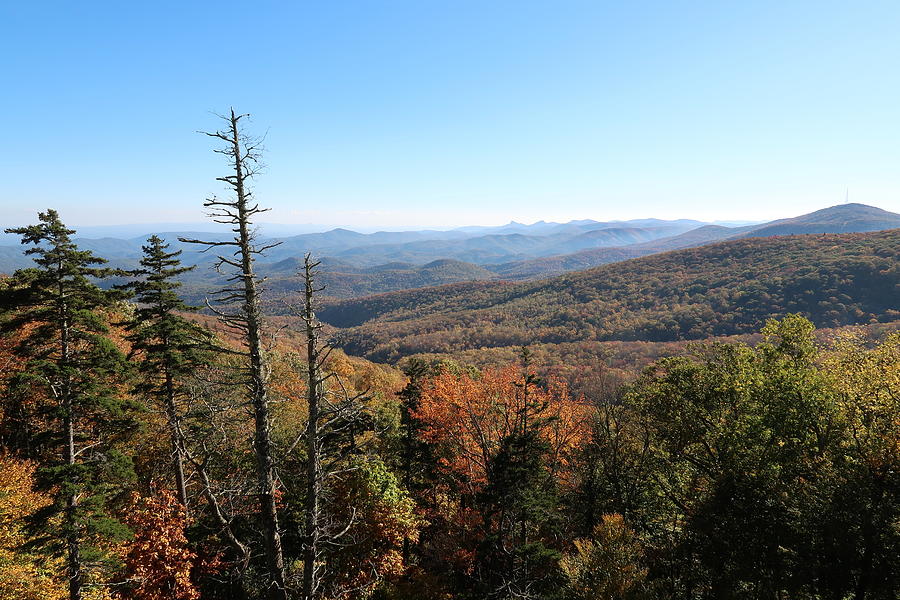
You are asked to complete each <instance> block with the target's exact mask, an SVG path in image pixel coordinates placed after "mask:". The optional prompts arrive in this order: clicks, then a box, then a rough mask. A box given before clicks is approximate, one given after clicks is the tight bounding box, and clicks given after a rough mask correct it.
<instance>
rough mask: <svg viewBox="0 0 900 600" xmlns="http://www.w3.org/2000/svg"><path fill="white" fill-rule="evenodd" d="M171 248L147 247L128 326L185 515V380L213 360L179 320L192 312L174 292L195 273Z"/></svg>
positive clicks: (196, 329) (203, 340)
mask: <svg viewBox="0 0 900 600" xmlns="http://www.w3.org/2000/svg"><path fill="white" fill-rule="evenodd" d="M168 248H169V245H168V244H166V243H165V242H164V240H162V239H161V238H160V237H158V236H156V235H154V236H152V237H150V238H149V239H148V240H147V245H146V246H143V250H144V257H143V258H142V259H141V267H142V268H141V269H138V270H136V271H132V275H137V276H139V277H141V278H140V279H139V280H137V281H133V282H131V283H129V284H127V285H126V286H125V287H126V288H127V289H130V290H133V291H134V293H135V299H136V300H137V303H138V308H137V310H136V311H135V314H134V319H133V320H132V321H131V322H130V323H129V324H128V329H129V330H130V335H129V336H128V339H129V341H130V342H131V344H132V350H133V351H134V352H136V353H138V357H139V358H138V368H139V370H140V372H141V374H142V375H143V381H142V382H141V384H140V385H139V390H140V391H141V392H143V393H144V394H146V395H148V396H151V397H152V398H154V399H155V400H156V404H158V405H159V406H161V407H162V409H163V410H164V411H165V414H166V423H167V425H168V428H169V436H170V444H171V446H172V468H173V470H174V473H175V487H176V491H177V493H178V501H179V502H180V503H181V505H182V506H183V507H184V508H185V509H187V507H188V496H187V485H186V483H185V474H184V463H185V460H186V449H185V439H184V433H183V428H182V421H183V418H184V417H183V414H182V413H183V410H182V408H181V406H180V405H181V404H182V403H181V399H182V396H183V395H184V389H183V387H184V385H183V380H184V378H186V377H187V376H188V375H189V374H190V373H192V372H194V371H195V370H196V369H197V368H198V367H199V366H202V365H203V364H205V363H207V362H208V361H209V359H210V356H209V349H210V348H211V343H212V340H211V336H210V334H209V332H208V331H206V330H205V329H203V328H202V327H200V326H199V325H196V324H194V323H191V322H190V321H188V320H187V319H185V318H184V317H182V316H180V315H179V314H178V311H187V310H190V307H188V306H187V305H186V304H185V303H184V302H183V301H182V300H181V298H180V297H179V296H178V293H177V292H176V290H177V289H178V288H179V287H180V286H181V283H180V282H178V281H176V280H175V278H176V277H178V276H179V275H181V274H182V273H187V272H188V271H191V270H193V269H194V267H183V266H181V260H180V259H179V258H178V257H179V255H180V254H181V250H178V251H176V252H168V251H167V250H168Z"/></svg>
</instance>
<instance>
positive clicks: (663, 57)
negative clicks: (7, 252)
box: [0, 0, 900, 228]
mask: <svg viewBox="0 0 900 600" xmlns="http://www.w3.org/2000/svg"><path fill="white" fill-rule="evenodd" d="M0 72H2V81H3V87H2V93H0V109H2V110H0V114H2V119H3V123H2V132H3V133H2V135H0V142H2V146H0V147H2V151H0V152H2V160H0V178H2V181H3V185H2V187H0V225H16V224H22V223H28V222H33V221H34V220H35V214H36V212H37V211H38V210H42V209H44V208H47V207H54V208H57V209H58V210H59V211H60V212H61V214H62V216H63V218H64V220H66V221H67V222H68V223H71V224H76V225H77V224H82V225H88V224H95V225H99V224H121V223H135V222H161V221H171V222H175V221H179V222H185V221H201V220H203V211H202V201H203V198H204V197H205V196H207V195H209V194H211V193H213V192H217V191H219V188H218V187H217V186H216V184H215V181H214V178H215V176H216V175H218V174H222V168H223V164H222V163H221V161H220V160H219V159H220V157H218V156H217V155H214V154H213V153H212V152H211V148H212V145H211V143H210V142H211V140H209V139H208V138H205V137H203V136H201V135H198V134H197V133H195V132H196V131H197V130H199V129H209V128H214V127H215V126H216V120H215V117H214V116H213V115H212V113H213V112H223V111H226V110H228V107H229V106H232V105H233V106H235V108H236V109H238V110H239V111H242V112H250V113H252V115H253V122H252V126H253V129H254V130H255V131H256V132H257V133H263V132H266V131H268V134H267V143H266V146H267V150H268V152H267V156H266V162H267V165H268V168H267V171H266V173H265V174H264V175H263V176H262V177H261V178H260V179H259V181H258V183H257V186H256V190H257V195H258V198H259V200H260V201H261V202H262V203H263V204H264V205H267V206H270V207H272V208H273V211H272V213H270V214H269V215H268V216H267V218H266V220H269V221H276V222H285V223H288V222H290V223H323V224H340V225H346V226H351V227H352V226H384V227H386V228H387V227H390V226H392V225H393V226H401V225H429V226H434V225H445V226H449V225H463V224H498V223H502V222H506V221H509V220H510V219H515V220H518V221H526V222H531V221H535V220H538V219H546V220H557V221H559V220H569V219H576V218H593V219H598V220H606V219H627V218H637V217H649V216H656V217H661V218H675V217H690V218H698V219H704V220H714V219H767V218H776V217H783V216H793V215H797V214H801V213H805V212H809V211H811V210H815V209H818V208H822V207H825V206H829V205H833V204H839V203H841V202H843V200H844V196H845V190H846V189H847V188H849V191H850V200H851V201H854V202H862V203H866V204H873V205H876V206H880V207H882V208H885V209H887V210H893V211H895V212H900V2H897V1H896V0H894V1H889V2H864V1H856V2H846V1H844V2H830V1H828V0H818V1H815V2H800V1H785V0H777V1H772V2H766V1H753V2H746V1H741V2H737V1H734V2H732V1H728V0H721V1H718V0H717V1H712V0H710V1H707V2H677V1H671V2H651V1H645V2H603V1H601V0H593V1H589V2H574V1H565V0H547V1H545V2H530V1H527V0H517V1H510V2H506V1H499V0H498V1H494V0H477V1H466V0H446V1H440V2H439V1H432V0H411V1H408V2H393V1H392V2H374V1H368V2H367V1H335V2H328V1H326V2H283V3H274V2H246V1H245V2H241V3H232V2H226V1H222V0H220V1H216V2H200V1H190V2H187V1H179V2H166V1H156V2H108V3H106V2H93V1H89V2H68V1H67V2H48V1H38V0H32V1H28V2H26V1H15V0H7V1H6V2H2V3H0Z"/></svg>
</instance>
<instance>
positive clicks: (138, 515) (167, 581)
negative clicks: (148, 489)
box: [122, 491, 200, 600]
mask: <svg viewBox="0 0 900 600" xmlns="http://www.w3.org/2000/svg"><path fill="white" fill-rule="evenodd" d="M126 521H127V523H128V525H129V526H130V527H131V528H132V529H133V530H134V539H133V540H132V541H131V542H130V544H129V546H128V549H127V552H126V554H125V573H126V576H127V578H128V583H129V585H128V586H127V589H126V590H125V591H123V592H122V594H123V597H124V598H129V599H130V600H198V599H199V598H200V593H199V592H198V591H197V588H196V587H195V586H194V582H193V581H192V579H191V570H192V569H193V567H194V566H195V564H196V562H197V555H196V554H195V553H194V552H193V550H191V549H190V547H189V546H188V542H187V538H185V535H184V528H185V525H186V524H187V516H186V512H185V508H184V506H183V505H182V504H181V503H180V502H179V501H178V498H177V497H176V496H175V494H173V493H172V492H169V491H162V492H160V493H158V494H157V495H155V496H149V497H139V496H137V495H136V494H135V496H133V498H132V505H131V511H130V513H129V515H128V518H127V519H126Z"/></svg>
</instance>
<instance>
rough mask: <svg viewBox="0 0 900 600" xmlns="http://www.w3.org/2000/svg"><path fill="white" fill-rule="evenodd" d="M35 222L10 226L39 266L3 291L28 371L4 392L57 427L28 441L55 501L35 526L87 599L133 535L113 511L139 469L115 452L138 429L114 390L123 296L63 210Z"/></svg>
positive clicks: (121, 365)
mask: <svg viewBox="0 0 900 600" xmlns="http://www.w3.org/2000/svg"><path fill="white" fill-rule="evenodd" d="M38 216H39V220H40V222H39V223H38V224H37V225H29V226H27V227H19V228H11V229H7V230H6V232H7V233H14V234H18V235H20V236H21V237H22V239H21V241H22V243H23V244H29V245H31V246H32V247H30V248H28V249H27V250H26V251H25V254H27V255H30V256H32V257H33V258H34V262H35V264H36V266H35V267H32V268H27V269H22V270H19V271H17V272H16V273H15V274H14V275H13V281H12V283H11V284H10V285H9V286H7V287H6V288H5V289H4V291H3V300H2V305H4V307H5V308H6V309H7V311H8V313H7V317H6V318H5V319H4V323H3V326H4V329H7V330H20V332H21V331H25V332H27V334H26V335H24V336H22V342H21V344H20V347H19V348H18V351H19V352H20V353H21V354H22V355H23V356H26V357H27V363H26V366H25V369H24V370H23V371H22V372H20V373H19V374H17V375H16V376H15V377H14V378H12V380H11V381H10V385H9V389H8V390H7V391H8V393H9V394H11V395H13V396H14V397H15V396H18V397H20V398H23V399H24V398H26V397H28V396H29V395H30V396H31V397H32V398H33V397H34V395H36V394H37V395H39V399H40V400H39V402H38V403H37V406H38V410H40V411H41V412H42V413H43V415H42V416H43V417H44V418H45V419H47V421H48V422H49V423H50V428H49V430H48V431H45V432H42V435H41V436H40V437H41V439H39V440H34V441H33V443H31V444H30V447H31V451H32V454H33V455H34V456H35V458H37V459H38V461H39V462H40V464H41V466H42V469H41V471H40V480H41V487H42V488H43V489H44V490H48V491H50V492H51V493H52V494H53V495H54V502H53V504H52V505H50V506H49V507H47V508H46V509H44V511H43V513H42V514H41V515H38V518H36V519H35V521H36V522H39V523H41V524H42V525H43V526H44V527H45V528H46V540H47V542H48V546H49V548H50V549H51V550H55V551H57V552H59V553H62V554H64V555H65V564H66V570H67V579H68V589H69V598H70V600H81V598H82V597H83V591H84V587H85V585H86V584H89V583H91V579H92V578H91V576H90V574H89V573H88V572H87V571H88V569H89V568H90V567H91V566H93V565H97V564H103V562H104V558H105V556H104V553H103V551H102V547H103V546H104V544H105V543H107V542H109V541H110V540H112V539H116V538H119V537H121V536H123V535H125V534H127V528H125V527H124V525H121V524H120V523H119V522H118V521H116V520H115V519H114V518H113V517H112V516H111V515H110V512H109V510H108V508H107V506H106V504H107V501H108V500H109V499H110V498H112V497H114V496H115V494H116V492H117V491H119V490H118V488H119V486H121V484H123V483H125V482H127V480H128V479H129V478H130V476H131V475H132V473H133V472H132V465H131V461H130V460H129V459H128V458H127V457H126V456H124V455H123V454H121V453H120V452H118V451H117V450H116V445H117V442H119V441H121V439H122V438H123V437H124V436H125V435H127V433H128V431H129V430H130V425H131V420H130V418H129V412H130V411H129V406H128V401H127V397H126V396H124V395H123V394H122V393H121V390H117V389H116V385H115V382H116V381H121V379H122V376H123V373H124V371H125V370H126V365H127V363H126V360H125V356H124V354H123V353H122V352H121V351H120V350H119V349H118V348H117V347H116V345H115V344H114V343H113V341H112V340H111V339H110V338H109V337H108V335H107V334H108V332H109V329H108V326H107V323H106V318H105V316H104V313H105V309H107V308H109V307H110V306H111V305H112V304H113V303H114V302H115V300H116V299H117V297H118V296H119V294H117V293H116V292H110V291H104V290H101V289H100V288H98V287H97V286H96V285H95V284H94V283H93V282H92V281H91V279H90V278H92V277H93V278H98V277H104V276H107V275H109V274H111V271H110V270H109V269H102V268H98V267H97V265H100V264H102V263H104V262H105V261H104V260H103V259H101V258H97V257H95V256H94V255H93V254H91V252H89V251H84V250H79V249H78V247H77V246H76V244H75V243H74V242H73V241H72V240H71V237H70V236H71V235H72V234H73V233H74V231H73V230H71V229H67V228H66V226H65V225H64V224H63V223H62V221H61V220H60V218H59V215H58V214H57V212H56V211H54V210H47V211H46V212H44V213H40V214H39V215H38ZM54 515H59V518H51V517H52V516H54Z"/></svg>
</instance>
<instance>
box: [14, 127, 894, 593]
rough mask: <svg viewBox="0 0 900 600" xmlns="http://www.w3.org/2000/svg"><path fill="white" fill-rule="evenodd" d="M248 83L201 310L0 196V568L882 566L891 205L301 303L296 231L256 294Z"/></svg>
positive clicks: (304, 580) (262, 573) (157, 578)
mask: <svg viewBox="0 0 900 600" xmlns="http://www.w3.org/2000/svg"><path fill="white" fill-rule="evenodd" d="M246 116H247V115H243V114H238V113H236V112H235V111H233V110H232V111H231V113H230V115H228V116H225V117H223V120H224V121H223V129H221V130H217V131H213V132H209V133H208V136H209V137H210V138H213V139H214V140H216V142H217V144H218V145H217V147H216V151H217V152H218V153H219V154H221V155H223V156H224V158H225V159H226V169H225V173H226V174H225V175H224V176H222V177H220V178H219V181H220V182H222V183H223V184H224V186H225V188H226V190H227V193H226V194H224V195H222V196H216V197H213V198H211V199H209V200H207V201H206V203H205V205H204V206H205V208H207V210H208V211H209V212H210V214H211V217H212V218H213V219H216V220H217V221H218V222H220V223H226V224H228V225H229V226H230V227H231V231H232V235H231V236H230V237H228V236H226V237H222V236H219V237H215V238H212V236H211V238H212V239H203V238H201V237H187V236H184V237H182V238H181V239H180V243H181V244H183V245H188V244H190V245H194V246H197V247H201V248H205V249H206V250H207V251H208V252H209V256H210V259H209V264H208V265H205V266H206V267H207V268H208V270H207V272H206V273H203V274H199V275H197V278H199V279H202V280H205V281H209V282H210V283H211V284H212V285H213V286H214V289H213V290H212V291H211V292H210V293H208V295H207V298H206V300H207V302H206V304H207V306H206V309H205V312H203V313H201V314H193V315H192V313H193V311H192V310H191V308H190V307H188V306H187V305H186V304H185V301H184V300H185V299H184V297H183V292H184V291H185V290H184V287H183V286H182V280H183V279H185V278H186V276H187V275H189V274H190V273H192V272H193V271H194V270H199V269H197V267H196V265H187V264H183V263H182V261H181V256H182V252H181V250H180V249H178V248H176V247H174V246H173V245H171V244H170V243H168V242H167V241H166V240H164V239H162V238H161V237H159V236H156V235H153V236H151V237H149V238H148V239H147V240H146V241H145V243H144V244H143V245H142V248H141V255H140V257H139V259H138V261H137V264H136V266H135V268H133V269H130V270H122V269H117V268H111V267H110V266H109V265H108V263H107V262H106V260H105V258H104V257H103V256H99V255H97V254H95V253H94V252H92V251H91V250H89V249H85V248H82V247H81V246H79V244H78V243H77V241H76V239H77V238H75V237H74V236H75V233H76V232H75V231H74V230H72V229H70V228H68V227H67V226H66V225H65V224H64V222H63V220H62V218H61V216H60V214H59V213H58V212H57V211H55V210H53V209H48V210H46V211H43V212H40V213H39V214H38V216H37V222H36V223H34V224H31V225H28V226H23V227H16V228H10V229H7V233H9V234H11V235H15V236H17V237H19V238H20V240H21V242H22V248H23V250H24V253H25V255H26V256H27V257H29V259H30V260H29V261H26V262H27V263H28V264H29V266H28V267H27V268H23V269H19V270H16V271H15V272H14V273H12V274H11V275H10V276H6V277H3V278H2V279H0V600H66V599H68V600H357V599H359V600H493V599H496V600H525V599H528V600H721V599H724V598H728V599H734V600H760V599H766V600H769V599H773V600H775V599H781V598H790V599H792V600H823V599H826V598H827V599H832V598H833V599H845V598H853V599H855V600H864V599H868V600H895V599H896V598H897V594H898V590H900V562H898V561H897V556H898V555H900V530H898V527H897V524H898V522H900V445H898V440H900V333H898V332H896V331H894V329H896V327H895V325H896V323H895V322H896V321H897V320H898V318H900V312H898V297H900V260H898V258H900V256H898V253H900V230H893V231H886V232H879V233H870V234H849V235H825V236H819V235H815V236H794V237H779V238H765V239H743V240H737V241H731V242H726V243H721V244H717V245H713V246H709V247H705V248H698V249H690V250H679V251H675V252H670V253H667V254H662V255H658V256H653V257H645V258H640V259H635V260H632V261H627V262H623V263H617V264H612V265H607V266H603V267H599V268H596V269H591V270H587V271H581V272H576V273H572V274H569V275H565V276H561V277H556V278H553V279H546V280H542V281H537V282H531V283H510V282H499V283H498V282H475V283H457V284H452V285H448V286H438V287H428V288H423V289H419V290H412V291H407V292H395V293H389V294H381V295H375V296H371V297H368V298H365V299H362V300H354V301H344V302H339V303H337V304H332V305H331V306H328V307H323V306H322V300H323V296H322V292H323V290H322V286H321V282H322V280H323V277H322V273H321V270H322V269H324V268H327V266H328V263H326V264H320V263H318V262H316V261H315V260H314V259H313V258H311V257H310V256H308V255H307V256H305V257H302V258H298V259H296V260H288V261H287V262H285V263H282V264H280V265H278V266H277V267H275V268H274V269H273V270H272V271H271V272H272V273H278V272H279V270H282V271H288V272H293V271H296V272H298V276H297V277H296V278H294V279H293V281H296V282H298V283H299V285H298V286H297V287H296V288H295V289H296V290H298V293H297V294H295V298H294V299H295V300H296V302H295V306H294V307H293V316H290V317H288V316H275V315H273V314H271V313H270V312H269V311H267V310H266V309H267V308H269V307H268V306H267V300H266V299H265V297H264V293H263V287H264V284H265V279H264V276H263V273H262V272H263V271H265V269H257V267H258V265H257V259H258V257H260V256H262V255H263V254H264V252H265V251H266V249H267V248H266V247H267V243H266V242H265V241H260V240H258V239H257V238H256V237H254V234H253V232H254V227H253V225H254V222H253V220H254V218H256V217H257V216H258V215H259V214H260V213H262V212H264V211H265V208H262V207H260V206H259V205H258V204H256V202H255V200H253V190H252V186H251V183H252V181H253V179H254V176H255V175H256V174H257V173H259V171H258V165H259V147H258V140H256V139H255V138H253V137H249V136H247V135H246V134H245V133H244V130H243V123H244V119H245V118H246ZM551 228H552V226H551ZM200 235H202V234H200ZM338 237H346V236H345V234H343V233H341V234H339V236H338ZM349 237H353V236H349ZM331 265H332V266H333V267H334V266H338V267H339V265H336V264H335V263H334V262H331ZM201 268H202V267H201ZM466 268H467V267H466V266H465V265H460V264H458V263H455V262H438V263H435V264H432V265H429V266H428V268H427V269H425V270H424V272H423V273H420V275H419V276H425V273H426V272H427V271H428V269H430V270H432V271H434V277H441V276H446V275H441V274H442V273H444V274H447V273H450V274H452V273H454V272H459V271H460V270H462V271H465V269H466ZM405 269H406V266H405V265H394V266H393V268H392V269H386V270H387V271H390V270H393V271H398V272H399V271H403V270H405ZM102 282H106V284H104V285H103V286H100V285H99V284H100V283H102ZM796 313H801V314H796ZM803 315H805V316H803ZM806 317H808V318H806ZM322 318H325V319H327V320H329V321H331V322H332V323H333V325H336V326H343V327H349V328H348V329H346V330H344V331H340V330H336V329H335V328H334V327H333V326H332V327H329V326H326V325H325V324H323V322H322V321H321V319H322ZM809 319H812V320H813V321H815V322H816V323H819V324H820V325H827V326H841V325H847V324H864V325H866V327H859V328H853V329H846V328H845V329H838V330H835V331H819V332H818V333H817V332H816V330H815V326H814V324H813V321H810V320H809ZM332 333H333V334H336V335H344V340H343V341H344V345H345V347H346V348H348V350H350V351H351V352H359V353H367V354H368V355H369V356H374V357H378V358H379V359H391V360H392V359H394V358H399V357H401V356H405V355H408V354H410V353H413V352H420V351H426V350H427V351H431V352H435V353H437V354H435V355H432V356H428V357H422V356H419V357H408V358H406V359H405V360H403V361H402V363H399V364H398V367H399V368H398V367H394V366H390V365H384V364H375V363H372V362H369V361H368V360H366V359H365V358H361V357H358V356H356V357H354V356H350V355H348V354H345V353H344V352H342V351H341V350H338V349H336V348H335V345H334V344H333V343H332V341H333V340H331V339H329V337H330V334H332ZM722 335H730V336H731V337H727V338H717V339H714V336H722ZM686 339H694V340H703V341H702V342H700V343H696V344H691V345H687V344H685V343H684V342H683V340H686ZM604 340H617V341H616V342H614V343H615V344H617V345H616V346H615V347H610V346H609V344H610V343H611V342H605V341H604ZM537 342H543V343H537ZM529 345H532V346H533V347H529ZM514 346H516V348H515V349H513V347H514ZM482 347H490V349H487V350H485V349H483V348H482Z"/></svg>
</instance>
